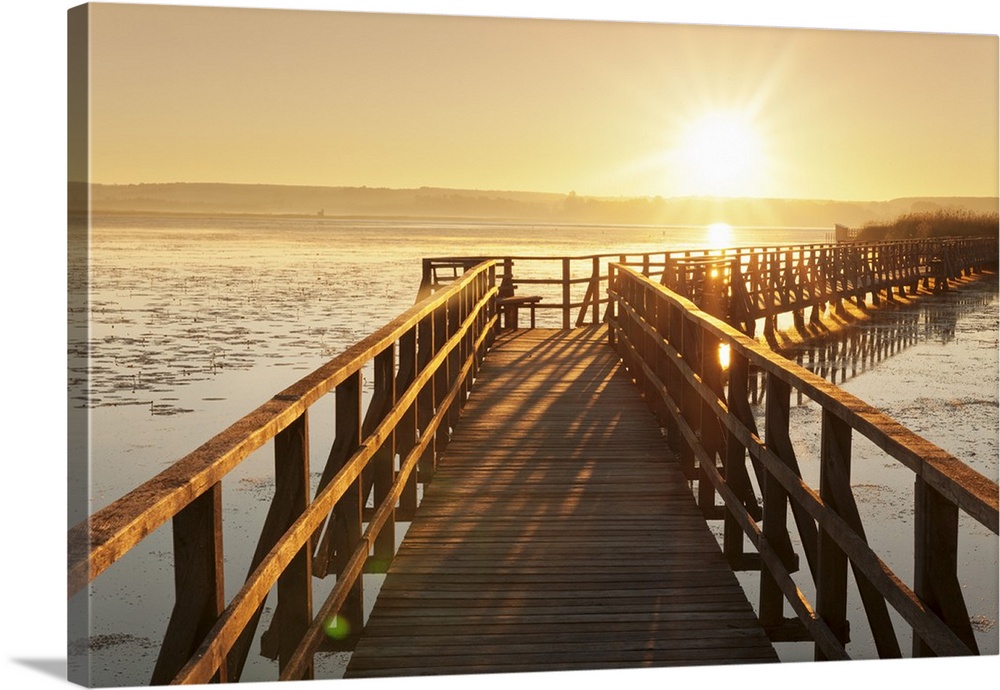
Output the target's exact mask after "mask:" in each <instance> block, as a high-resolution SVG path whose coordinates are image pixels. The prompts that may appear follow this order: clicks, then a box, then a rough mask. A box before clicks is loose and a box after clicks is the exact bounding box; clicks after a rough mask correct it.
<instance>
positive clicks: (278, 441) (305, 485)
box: [260, 412, 361, 680]
mask: <svg viewBox="0 0 1000 690" xmlns="http://www.w3.org/2000/svg"><path fill="white" fill-rule="evenodd" d="M274 501H275V503H276V504H278V505H282V504H284V505H285V506H287V507H286V508H285V509H284V510H283V511H282V512H283V513H284V514H285V515H286V516H287V517H286V520H287V522H288V525H285V527H286V528H287V527H288V526H290V525H291V523H292V522H294V521H295V519H296V518H297V517H298V516H299V515H301V514H302V513H303V512H304V511H305V510H306V508H307V507H308V506H309V424H308V416H307V413H305V412H303V413H302V415H300V416H299V417H298V419H296V420H295V421H294V422H292V423H291V424H290V425H289V426H288V427H286V428H285V429H284V430H283V431H280V432H278V434H277V435H276V436H275V437H274ZM360 526H361V525H360V522H359V523H358V528H359V529H360ZM276 588H277V594H278V603H277V605H276V606H275V610H274V618H273V619H272V621H271V626H270V627H269V628H268V629H267V630H266V631H265V632H264V634H263V635H262V636H261V641H260V645H261V653H262V654H263V655H264V656H267V657H269V658H272V659H274V658H277V660H278V669H279V672H280V671H283V670H284V669H285V666H286V665H287V664H288V661H289V660H290V659H291V656H292V654H294V653H295V648H296V646H297V645H298V641H299V640H300V639H301V638H302V636H303V635H304V634H305V631H306V630H307V629H308V628H309V625H310V623H312V617H313V612H312V549H311V544H310V543H309V542H306V544H305V545H304V546H303V547H302V548H301V549H299V552H298V553H297V554H295V557H294V558H293V559H292V561H291V562H290V563H289V564H288V567H287V568H285V570H284V572H282V574H281V575H280V577H279V578H278V584H277V586H276ZM312 673H313V670H312V665H310V666H309V667H308V668H307V669H306V671H305V673H304V675H303V676H302V679H304V680H308V679H311V678H312Z"/></svg>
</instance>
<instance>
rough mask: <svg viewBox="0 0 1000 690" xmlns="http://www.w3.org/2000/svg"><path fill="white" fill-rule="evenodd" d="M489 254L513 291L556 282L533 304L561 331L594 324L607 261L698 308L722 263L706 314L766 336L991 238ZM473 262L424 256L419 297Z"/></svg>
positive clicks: (892, 288) (920, 273)
mask: <svg viewBox="0 0 1000 690" xmlns="http://www.w3.org/2000/svg"><path fill="white" fill-rule="evenodd" d="M493 258H494V260H496V261H497V263H498V265H501V264H502V265H503V266H504V267H505V269H504V270H505V277H506V278H508V279H509V280H510V284H511V286H512V288H513V289H516V287H517V286H519V285H538V286H553V287H559V288H560V289H559V290H554V291H553V292H552V294H551V295H550V296H548V297H546V299H545V301H543V302H542V303H540V304H539V305H538V308H539V309H542V310H544V311H550V312H551V311H554V310H558V311H560V312H561V313H562V326H563V327H564V328H569V327H571V326H572V325H574V324H575V325H577V326H580V325H583V324H585V323H599V322H600V320H601V314H602V311H601V306H603V305H607V303H608V300H607V297H605V296H604V294H605V290H606V287H607V285H608V269H607V266H608V264H610V263H620V264H626V265H635V266H642V272H643V273H644V274H646V275H649V276H651V277H659V279H660V282H661V283H662V284H664V285H667V286H668V287H670V288H671V289H672V290H674V291H675V292H678V293H680V294H682V295H685V296H687V297H690V298H692V299H693V301H695V303H696V304H699V306H701V307H702V308H704V307H705V306H706V305H705V304H704V303H703V298H702V294H701V291H702V280H703V271H705V270H707V269H709V268H710V267H714V266H719V265H722V264H728V268H727V269H725V271H724V272H725V275H724V276H722V279H721V284H720V286H719V290H720V293H719V295H718V296H717V297H716V301H717V302H718V305H719V306H718V308H716V309H711V311H713V313H716V315H719V316H723V317H724V318H725V319H726V320H727V321H728V322H729V323H730V324H731V325H736V324H740V328H741V330H743V331H744V332H747V333H748V334H749V335H753V334H754V328H755V323H756V321H757V320H758V319H763V320H764V331H765V334H766V335H767V336H768V337H771V336H773V334H774V330H775V327H776V318H777V316H778V315H779V314H782V313H787V312H791V313H793V314H794V316H795V322H796V324H797V325H799V326H802V325H804V311H805V310H806V309H809V308H811V309H812V310H813V311H812V315H811V317H810V320H816V319H817V318H818V316H819V313H820V311H821V310H822V309H824V308H826V306H827V305H830V306H831V307H832V308H835V309H837V310H838V311H840V310H841V304H840V303H841V301H842V300H850V299H853V300H857V301H858V303H859V304H860V303H862V302H863V301H864V299H865V297H866V295H870V296H871V300H872V302H873V303H876V304H877V303H878V302H879V300H880V299H881V298H882V296H884V297H885V298H886V299H892V298H893V294H894V292H897V293H899V294H900V295H902V294H904V291H906V290H910V291H916V289H917V285H918V283H920V282H921V281H922V282H923V283H924V286H925V287H926V288H930V287H931V285H930V282H931V281H934V282H935V285H934V287H935V289H945V288H946V287H947V281H948V280H950V279H954V278H958V277H959V276H960V275H961V274H962V273H963V272H968V271H971V270H973V269H976V268H979V267H981V266H983V265H985V264H989V263H993V264H995V263H996V262H997V240H996V239H995V238H944V239H912V240H884V241H872V242H847V243H839V244H837V243H834V244H831V243H816V244H790V245H765V246H746V247H732V248H726V249H688V250H676V251H666V250H665V251H659V252H632V253H627V254H580V255H572V256H503V257H501V256H497V257H493ZM936 258H940V259H941V260H940V261H935V259H936ZM479 260H481V257H464V258H463V257H432V258H425V259H424V260H423V280H422V283H421V289H420V294H421V295H424V294H427V293H429V292H431V291H433V290H434V289H435V288H437V287H438V286H439V285H442V284H447V282H448V281H443V282H439V278H438V277H437V275H436V270H437V269H438V268H446V269H451V270H452V272H454V271H455V270H457V268H460V267H465V266H469V265H471V264H472V263H473V262H477V261H479ZM545 263H550V264H551V263H555V264H556V265H555V266H553V267H551V268H550V269H549V270H548V272H547V273H548V276H559V277H547V276H543V277H538V276H529V275H525V272H524V271H519V272H518V275H516V276H515V275H512V273H513V271H512V269H513V267H517V266H521V265H524V264H528V265H532V266H534V265H542V264H545ZM581 264H582V266H581ZM567 267H569V268H567ZM574 268H579V271H577V270H573V269H574ZM699 271H702V272H701V273H700V272H699ZM560 274H561V275H560ZM581 285H586V286H587V287H586V290H585V292H584V293H583V294H582V295H581V292H580V290H579V289H576V290H575V292H574V289H575V288H578V286H581ZM723 312H725V313H723ZM573 316H575V319H574V318H572V317H573Z"/></svg>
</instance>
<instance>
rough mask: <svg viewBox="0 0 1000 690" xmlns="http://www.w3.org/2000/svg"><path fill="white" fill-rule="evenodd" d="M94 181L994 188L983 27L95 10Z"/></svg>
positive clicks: (779, 191) (740, 192)
mask: <svg viewBox="0 0 1000 690" xmlns="http://www.w3.org/2000/svg"><path fill="white" fill-rule="evenodd" d="M90 32H91V33H90V40H91V46H90V48H91V52H90V55H91V71H90V86H91V94H92V101H91V153H92V157H91V169H90V175H91V179H92V180H93V181H95V182H103V183H135V182H239V183H274V184H293V185H330V186H361V185H368V186H373V187H396V188H406V187H419V186H438V187H458V188H473V189H502V190H527V191H545V192H557V193H567V192H570V191H576V192H577V193H578V194H592V195H606V196H619V195H622V196H645V195H648V196H655V195H660V196H664V197H670V196H688V195H726V196H759V197H783V198H824V199H858V200H878V199H890V198H895V197H902V196H942V195H963V196H995V195H996V194H997V187H998V173H997V168H998V154H997V151H998V134H997V131H998V107H997V104H998V70H997V49H998V41H997V37H996V36H990V35H959V34H919V33H898V32H897V33H890V32H877V31H834V30H818V29H816V30H810V29H762V28H750V27H720V26H691V25H688V26H684V25H671V24H655V23H636V22H624V21H617V22H597V21H579V20H576V21H573V20H546V19H486V18H480V17H454V16H453V17H443V16H436V17H435V16H420V15H392V14H363V13H345V12H323V11H305V10H302V11H295V10H262V9H234V8H219V7H215V8H211V7H180V6H150V5H146V6H143V5H108V4H94V5H91V26H90Z"/></svg>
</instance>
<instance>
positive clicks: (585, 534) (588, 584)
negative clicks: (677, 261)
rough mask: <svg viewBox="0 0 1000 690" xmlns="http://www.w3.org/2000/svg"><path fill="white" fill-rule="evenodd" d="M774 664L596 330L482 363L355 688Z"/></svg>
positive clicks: (386, 592)
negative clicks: (403, 678) (509, 675)
mask: <svg viewBox="0 0 1000 690" xmlns="http://www.w3.org/2000/svg"><path fill="white" fill-rule="evenodd" d="M762 661H777V656H776V654H775V651H774V648H773V646H772V645H771V643H770V642H769V640H768V638H767V636H766V635H765V633H764V631H763V630H762V628H761V627H760V626H759V624H758V622H757V618H756V616H755V615H754V613H753V610H752V608H751V606H750V604H749V603H748V602H747V599H746V597H745V595H744V593H743V591H742V589H741V588H740V586H739V584H738V582H737V580H736V576H735V575H734V574H733V572H732V570H731V569H730V568H729V566H728V564H727V562H726V560H725V559H724V558H723V556H722V553H721V551H720V549H719V547H718V545H717V542H716V540H715V538H714V537H713V536H712V534H711V533H710V532H709V529H708V526H707V525H706V523H705V521H704V519H703V518H702V516H701V513H700V512H699V510H698V509H697V507H696V506H695V502H694V499H693V497H692V495H691V490H690V488H689V487H688V484H687V482H686V481H685V480H684V478H683V475H682V474H681V470H680V467H679V465H678V464H677V463H676V461H675V458H674V456H673V455H672V454H671V451H670V450H669V448H668V446H667V445H666V442H665V440H664V439H663V438H662V436H661V434H660V431H659V429H658V426H657V424H656V423H655V421H654V419H653V416H652V415H651V414H650V412H649V411H648V409H647V408H646V406H645V404H644V403H643V402H642V400H641V399H640V397H639V395H638V394H637V391H636V389H635V387H634V386H633V385H632V384H631V382H630V381H629V380H628V377H627V374H626V373H625V372H624V370H623V369H622V368H621V367H620V365H619V363H618V361H617V358H616V356H615V354H614V352H613V350H612V349H611V348H610V347H608V346H607V340H606V334H605V330H604V328H603V327H597V328H594V327H591V328H586V329H578V330H575V331H561V330H559V331H550V330H521V331H516V332H514V333H513V334H509V333H508V334H505V335H503V336H501V337H500V338H499V339H498V340H497V343H496V345H495V347H494V349H493V350H492V351H491V353H490V355H489V357H488V358H487V360H486V362H485V364H484V366H483V368H482V370H481V372H480V376H479V379H478V380H477V382H476V385H475V387H474V389H473V394H472V396H471V397H470V398H469V401H468V403H467V405H466V407H465V409H464V411H463V414H462V417H461V420H460V422H459V423H458V425H457V429H456V431H455V433H454V435H453V437H452V440H451V442H450V443H449V444H448V447H447V449H446V451H445V453H444V454H443V456H442V459H441V462H440V464H439V466H438V471H437V474H436V475H435V477H434V480H433V481H432V482H431V483H430V485H429V486H428V487H427V490H426V493H425V495H424V497H423V501H422V503H421V505H420V508H419V510H418V511H417V516H416V518H415V519H414V521H413V523H412V524H411V526H410V528H409V530H408V531H407V533H406V537H405V539H404V540H403V543H402V545H401V546H400V549H399V553H398V555H397V557H396V559H395V560H394V562H393V564H392V566H391V568H390V570H389V573H388V574H387V576H386V579H385V582H384V584H383V586H382V590H381V592H380V594H379V595H378V598H377V600H376V602H375V605H374V609H373V611H372V614H371V616H370V618H369V620H368V623H367V626H366V628H365V631H364V633H363V635H362V637H361V639H360V641H359V643H358V646H357V648H356V650H355V652H354V654H353V656H352V658H351V660H350V663H349V665H348V667H347V672H346V676H347V677H364V676H399V675H430V674H457V673H487V672H515V671H552V670H568V669H597V668H615V667H619V668H620V667H634V666H679V665H692V664H720V663H751V662H762Z"/></svg>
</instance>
